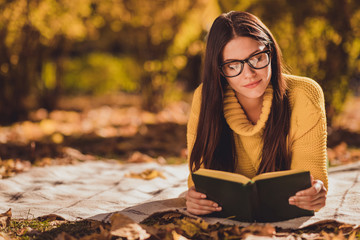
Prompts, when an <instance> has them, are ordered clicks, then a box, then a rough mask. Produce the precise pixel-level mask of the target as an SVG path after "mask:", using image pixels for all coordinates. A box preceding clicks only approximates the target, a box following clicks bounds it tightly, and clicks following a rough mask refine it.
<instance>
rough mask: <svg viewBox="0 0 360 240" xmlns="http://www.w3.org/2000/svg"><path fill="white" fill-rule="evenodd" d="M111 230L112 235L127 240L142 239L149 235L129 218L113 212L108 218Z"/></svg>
mask: <svg viewBox="0 0 360 240" xmlns="http://www.w3.org/2000/svg"><path fill="white" fill-rule="evenodd" d="M110 221H111V230H110V233H111V234H112V235H113V236H118V237H124V238H126V239H128V240H133V239H134V240H135V239H139V240H143V239H147V238H149V237H150V235H149V234H148V233H147V232H146V231H145V230H144V229H143V228H142V227H141V226H140V225H139V224H137V223H136V222H134V221H133V220H132V219H131V218H129V217H127V216H125V215H122V214H120V213H115V214H113V215H112V216H111V218H110Z"/></svg>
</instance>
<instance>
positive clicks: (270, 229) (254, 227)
mask: <svg viewBox="0 0 360 240" xmlns="http://www.w3.org/2000/svg"><path fill="white" fill-rule="evenodd" d="M241 232H242V233H250V234H252V235H257V236H267V237H272V236H274V235H275V234H276V230H275V228H274V226H272V225H271V224H269V223H266V224H265V225H259V224H251V225H249V226H247V227H244V228H242V229H241Z"/></svg>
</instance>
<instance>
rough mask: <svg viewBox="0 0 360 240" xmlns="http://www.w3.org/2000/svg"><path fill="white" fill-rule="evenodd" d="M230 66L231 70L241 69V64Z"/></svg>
mask: <svg viewBox="0 0 360 240" xmlns="http://www.w3.org/2000/svg"><path fill="white" fill-rule="evenodd" d="M228 68H229V69H230V70H238V69H239V64H229V65H228Z"/></svg>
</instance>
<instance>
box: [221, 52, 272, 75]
mask: <svg viewBox="0 0 360 240" xmlns="http://www.w3.org/2000/svg"><path fill="white" fill-rule="evenodd" d="M269 61H270V58H269V54H268V52H261V53H258V54H256V55H254V56H252V57H250V58H248V59H245V60H243V61H240V60H238V61H232V62H229V63H226V64H224V65H222V68H221V69H222V72H223V73H224V75H225V76H227V77H233V76H237V75H239V74H240V73H241V72H242V70H243V69H244V63H245V62H247V63H248V64H249V66H250V67H252V68H254V69H261V68H264V67H266V66H267V65H268V64H269Z"/></svg>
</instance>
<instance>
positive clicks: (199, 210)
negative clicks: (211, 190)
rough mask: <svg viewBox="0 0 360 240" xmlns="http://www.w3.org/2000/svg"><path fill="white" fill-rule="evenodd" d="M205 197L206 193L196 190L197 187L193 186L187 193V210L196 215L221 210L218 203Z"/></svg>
mask: <svg viewBox="0 0 360 240" xmlns="http://www.w3.org/2000/svg"><path fill="white" fill-rule="evenodd" d="M205 198H206V195H205V194H203V193H199V192H196V190H195V188H194V187H191V188H190V189H189V191H188V193H187V194H186V207H187V211H188V212H190V213H192V214H196V215H204V214H209V213H212V212H214V211H221V207H219V206H218V204H217V203H215V202H213V201H210V200H207V199H205Z"/></svg>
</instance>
